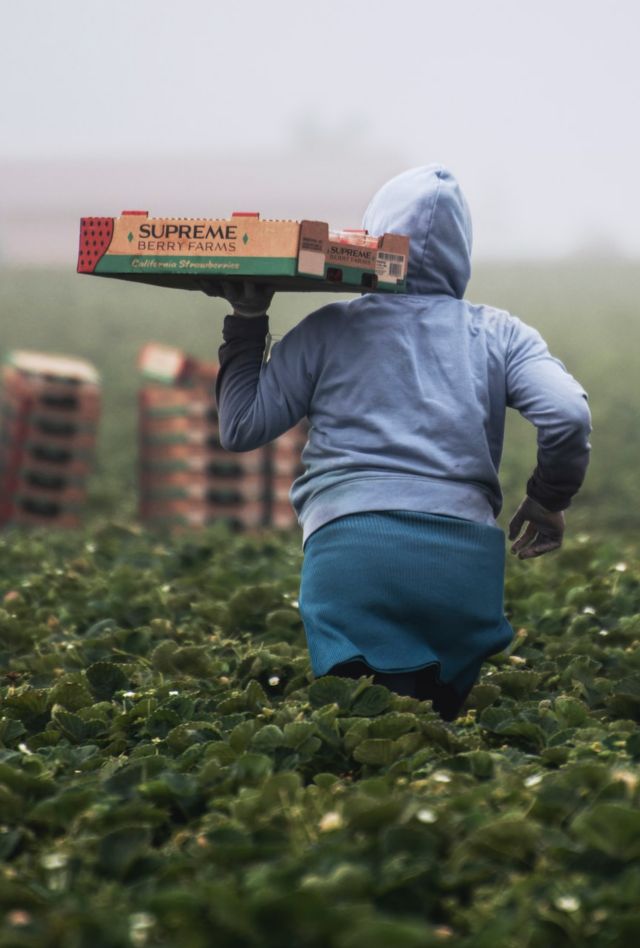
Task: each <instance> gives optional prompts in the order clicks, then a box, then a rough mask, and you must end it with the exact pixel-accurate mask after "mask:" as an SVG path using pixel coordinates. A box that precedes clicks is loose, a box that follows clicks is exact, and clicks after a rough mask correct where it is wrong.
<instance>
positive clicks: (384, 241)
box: [78, 211, 409, 296]
mask: <svg viewBox="0 0 640 948" xmlns="http://www.w3.org/2000/svg"><path fill="white" fill-rule="evenodd" d="M408 260H409V238H408V237H405V236H401V235H399V234H383V235H381V236H374V235H370V234H368V233H367V232H366V231H359V230H343V231H331V230H330V229H329V225H328V224H327V223H325V222H324V221H309V220H303V221H281V220H261V219H260V215H259V214H255V213H239V212H236V213H234V214H232V216H231V217H230V218H228V219H222V218H215V219H209V218H197V219H187V218H162V217H156V218H153V217H149V215H148V212H147V211H123V212H122V215H121V216H120V217H83V218H82V219H81V221H80V247H79V250H78V273H91V274H94V275H96V276H104V277H115V278H116V279H121V280H133V281H135V282H138V283H152V284H155V285H157V286H168V287H176V288H180V289H187V290H201V289H202V282H201V281H202V279H203V278H205V279H206V281H207V284H208V286H209V292H210V293H211V295H218V296H221V295H222V287H221V286H220V285H219V282H218V281H220V280H231V281H237V280H249V281H253V282H260V283H268V284H270V285H271V286H273V287H275V288H276V289H277V290H279V291H280V290H285V291H286V290H289V291H296V292H300V291H314V292H323V291H338V292H357V293H367V292H370V291H374V290H375V291H376V292H385V293H404V292H405V290H406V277H407V266H408Z"/></svg>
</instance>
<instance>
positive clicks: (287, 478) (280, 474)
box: [269, 419, 309, 530]
mask: <svg viewBox="0 0 640 948" xmlns="http://www.w3.org/2000/svg"><path fill="white" fill-rule="evenodd" d="M308 432H309V425H308V422H307V421H306V419H305V420H303V421H301V422H299V423H298V424H297V425H296V426H295V427H294V428H291V429H290V430H289V431H286V432H285V433H284V434H283V435H280V437H279V438H278V439H277V440H276V441H273V442H272V444H271V457H270V478H269V487H270V490H269V496H270V509H269V522H270V525H271V526H272V527H275V529H276V530H292V529H293V528H294V527H296V526H297V523H298V521H297V518H296V515H295V512H294V510H293V507H292V506H291V501H290V500H289V490H290V488H291V485H292V483H293V481H294V480H295V478H296V477H298V475H299V474H302V472H303V471H304V465H303V464H302V458H301V455H302V449H303V448H304V446H305V444H306V443H307V436H308Z"/></svg>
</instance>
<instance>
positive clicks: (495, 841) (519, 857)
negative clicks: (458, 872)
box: [457, 817, 541, 863]
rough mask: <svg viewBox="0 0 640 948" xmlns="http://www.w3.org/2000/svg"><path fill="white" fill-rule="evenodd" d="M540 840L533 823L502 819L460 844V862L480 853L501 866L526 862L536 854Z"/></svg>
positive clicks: (538, 831) (471, 834)
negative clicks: (500, 863) (502, 863)
mask: <svg viewBox="0 0 640 948" xmlns="http://www.w3.org/2000/svg"><path fill="white" fill-rule="evenodd" d="M540 836H541V828H540V827H539V826H537V825H536V824H535V823H533V822H532V821H531V820H527V819H524V818H521V817H502V818H501V819H497V820H494V821H492V822H491V823H486V824H485V825H484V826H479V827H478V828H477V829H476V830H473V831H472V832H471V833H470V834H469V836H468V838H467V840H466V841H465V842H463V843H460V844H459V851H458V854H457V858H458V859H459V858H460V857H462V858H463V859H464V858H465V856H466V858H468V856H469V853H477V854H478V855H484V856H488V857H490V858H493V859H496V860H498V861H499V862H515V863H521V862H526V861H528V860H529V859H531V858H532V856H533V855H534V854H535V851H536V849H537V845H538V841H539V839H540Z"/></svg>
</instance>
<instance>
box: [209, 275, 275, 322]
mask: <svg viewBox="0 0 640 948" xmlns="http://www.w3.org/2000/svg"><path fill="white" fill-rule="evenodd" d="M200 286H201V287H202V290H203V292H204V293H206V294H207V296H223V297H224V299H226V301H227V303H229V304H230V306H231V307H232V308H233V315H234V316H244V317H245V318H252V317H254V316H264V315H265V313H266V312H267V310H268V309H269V306H270V304H271V300H272V299H273V294H274V293H275V290H274V289H273V287H271V286H266V285H265V284H263V283H249V282H247V281H244V280H243V281H242V283H232V282H231V281H229V280H222V281H221V282H220V283H217V282H213V281H210V280H207V279H202V280H201V281H200Z"/></svg>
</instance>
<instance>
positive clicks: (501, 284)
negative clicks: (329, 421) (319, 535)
mask: <svg viewBox="0 0 640 948" xmlns="http://www.w3.org/2000/svg"><path fill="white" fill-rule="evenodd" d="M634 279H635V282H636V283H637V282H638V277H637V276H635V277H634V275H633V273H632V271H631V269H630V268H627V269H625V268H611V269H610V270H607V271H606V272H603V273H600V274H593V273H592V274H591V276H590V280H591V282H590V283H588V284H586V285H585V283H584V282H583V281H582V279H580V280H579V279H578V276H577V271H575V272H574V271H572V270H571V269H570V268H569V269H568V270H566V271H563V272H562V273H560V272H551V273H550V275H549V274H547V277H546V282H545V281H543V280H541V279H539V274H538V275H537V274H536V273H532V272H529V271H528V272H527V273H520V274H518V273H517V272H513V271H511V270H508V269H506V268H505V269H504V270H500V269H498V268H494V270H493V271H486V272H485V273H481V274H480V277H478V281H477V286H478V288H479V291H478V292H476V293H475V294H472V297H473V298H486V299H491V300H493V301H495V302H496V303H497V304H500V305H504V306H506V307H509V308H511V309H513V311H515V312H518V313H519V315H521V316H522V317H523V318H525V319H526V320H527V321H529V322H532V323H533V324H534V325H536V326H539V328H540V329H541V330H542V331H543V333H544V334H545V335H546V336H547V337H548V338H549V339H550V341H551V343H552V347H553V348H554V351H556V352H557V353H558V354H559V355H560V356H561V357H562V358H563V359H564V360H565V361H566V362H567V363H568V365H569V366H570V368H571V369H572V371H574V373H575V374H576V375H577V376H578V378H580V380H581V381H582V382H583V383H584V384H585V386H586V387H587V389H588V390H589V392H590V395H591V400H592V408H593V412H594V419H595V430H594V438H593V442H594V464H593V468H592V473H591V475H590V480H589V485H588V487H587V488H586V489H585V492H584V494H583V495H582V497H581V499H580V500H579V501H578V502H577V503H576V505H575V511H574V510H573V509H572V511H571V515H570V518H569V524H570V528H569V531H568V535H569V539H568V540H567V543H566V545H565V547H564V549H563V550H562V551H561V552H560V553H559V554H554V555H552V556H549V557H546V558H544V557H543V558H541V559H540V560H538V561H535V562H530V563H520V562H517V561H515V560H514V559H513V558H510V561H509V564H508V575H507V589H506V609H507V613H508V615H509V617H510V619H511V622H512V624H513V626H514V629H516V630H517V633H516V636H515V639H514V641H513V643H512V645H511V646H510V648H509V649H508V650H507V651H506V652H505V653H501V654H499V655H496V656H494V657H493V658H492V660H491V661H490V662H488V663H487V664H486V665H485V668H484V671H483V675H482V678H481V681H480V682H479V683H478V685H476V687H475V688H474V690H473V691H472V693H471V695H470V697H469V699H468V702H467V707H466V709H465V712H464V713H463V715H462V716H461V717H460V718H458V720H457V721H456V722H455V723H453V724H445V723H443V722H442V721H441V720H440V718H439V717H438V716H437V715H436V714H435V713H434V712H433V711H432V710H431V706H430V703H429V702H418V701H415V700H414V699H411V698H401V697H398V696H396V695H393V694H391V693H390V692H388V691H387V690H386V689H384V688H382V687H380V686H377V685H374V684H372V681H371V679H366V678H363V679H361V680H360V681H359V682H356V681H349V680H345V679H336V678H331V677H326V678H323V679H319V680H314V679H313V676H312V675H311V672H310V668H309V663H308V659H307V653H306V646H305V638H304V631H303V629H302V627H301V624H300V620H299V615H298V611H297V603H296V596H297V592H298V576H299V567H300V557H301V554H300V541H299V537H298V536H297V535H293V536H278V535H275V534H263V535H260V536H253V537H249V536H241V535H231V534H229V533H227V532H225V530H223V529H222V528H213V529H210V530H208V531H205V532H201V533H195V534H193V535H188V536H186V535H185V536H182V537H179V538H174V539H170V538H168V537H166V536H152V535H149V534H147V533H146V532H145V531H144V530H142V529H141V528H140V527H138V526H137V525H136V524H135V523H134V522H132V519H131V513H132V510H133V503H134V497H133V482H134V449H133V432H134V429H135V417H133V404H134V401H133V397H134V392H135V387H136V379H135V370H134V361H135V352H136V349H137V347H138V345H139V344H141V343H142V342H144V341H146V340H147V339H150V338H156V339H158V340H159V341H166V342H171V343H179V344H180V343H181V344H183V345H184V346H185V348H187V349H193V350H196V351H201V352H202V351H203V348H204V347H205V346H206V345H207V343H206V339H207V335H206V334H207V333H210V335H211V348H212V351H215V346H216V344H217V340H218V338H219V337H218V329H219V318H218V317H219V315H220V313H221V312H222V311H223V310H222V308H221V307H220V306H219V305H218V304H212V303H211V301H208V300H199V299H197V300H196V299H194V298H193V297H192V296H191V295H189V294H180V293H172V292H169V291H167V292H166V293H164V294H163V292H162V291H156V290H152V289H150V288H141V287H126V286H125V287H118V286H116V285H113V284H109V283H107V282H104V283H103V282H102V281H98V280H96V281H94V283H92V282H91V281H90V280H86V281H83V280H82V279H81V278H75V277H72V276H66V275H62V274H45V273H40V274H37V273H28V272H17V273H13V274H8V275H7V278H6V279H3V281H2V283H1V284H0V304H1V305H2V309H3V329H4V322H5V320H6V332H5V336H4V340H3V345H5V346H6V347H7V348H9V347H11V346H23V347H30V348H38V347H39V348H47V349H49V350H58V351H60V350H62V351H69V352H71V353H73V354H78V355H84V356H88V357H89V358H93V360H94V361H95V362H96V363H97V365H98V367H99V368H100V369H101V371H102V372H103V373H104V379H105V385H106V396H107V406H106V412H105V416H104V419H103V435H102V437H103V447H102V457H101V461H100V468H99V470H98V472H97V476H96V481H95V488H94V494H93V499H92V504H93V506H92V509H91V516H90V518H89V522H88V524H87V527H86V529H85V530H84V531H82V532H81V533H77V534H67V535H64V534H56V533H48V534H47V533H44V532H36V533H31V534H21V533H17V532H16V533H14V532H10V531H9V532H5V533H4V534H2V535H1V536H0V948H85V946H86V948H130V946H134V948H144V946H149V948H174V946H178V945H179V946H180V948H210V946H214V945H215V946H216V948H289V946H291V948H360V946H363V945H366V946H368V948H369V946H370V948H388V946H393V948H429V946H436V945H450V946H456V948H495V946H500V948H502V946H504V948H511V946H514V948H515V946H518V948H554V946H572V948H583V946H585V948H591V946H593V948H600V946H612V948H618V946H626V945H631V944H633V943H634V942H635V940H636V939H637V936H638V933H640V874H639V873H638V871H637V865H638V859H639V858H640V807H639V805H638V804H639V802H640V787H639V781H640V732H639V730H638V724H639V722H640V563H639V562H638V558H637V554H636V552H635V551H634V541H635V536H634V531H635V528H636V527H637V520H638V512H637V505H635V496H636V494H637V489H636V476H637V475H636V472H637V470H638V458H637V452H638V439H637V436H636V433H635V429H634V427H633V425H634V424H637V422H636V421H635V419H634V406H633V400H632V396H631V393H632V390H633V379H634V372H635V370H634V367H633V359H635V352H637V349H638V343H639V342H640V339H639V331H638V328H637V326H634V325H633V323H632V317H633V311H632V303H633V292H634V291H633V282H634ZM625 281H626V282H625ZM95 284H97V286H96V285H95ZM522 300H526V301H527V305H526V306H525V305H523V303H522ZM296 302H297V303H298V304H299V302H300V297H296ZM303 302H304V300H303ZM605 302H606V305H607V307H608V309H606V310H605V309H604V307H605ZM169 306H173V307H174V309H173V310H169V308H168V307H169ZM527 306H528V308H529V311H527ZM600 306H601V307H602V310H601V309H600V308H599V307H600ZM562 314H566V315H565V316H564V322H563V320H562V318H561V316H562ZM278 320H280V322H278ZM274 325H275V328H276V330H278V329H279V328H280V329H281V331H282V330H284V329H285V328H286V325H287V322H286V312H285V313H284V314H283V315H278V314H276V317H275V319H274ZM510 435H511V441H510V445H509V447H508V450H507V452H506V457H505V488H506V496H507V511H508V510H509V505H510V504H511V505H512V504H513V503H514V502H515V501H516V500H517V498H518V497H519V494H520V493H521V491H522V485H523V478H524V477H526V473H527V470H528V468H529V467H530V466H531V464H532V463H533V456H534V453H535V446H534V445H533V444H532V441H531V432H530V429H528V427H527V426H521V425H519V424H514V425H512V426H511V429H510ZM598 452H599V454H598ZM634 452H635V454H634Z"/></svg>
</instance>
